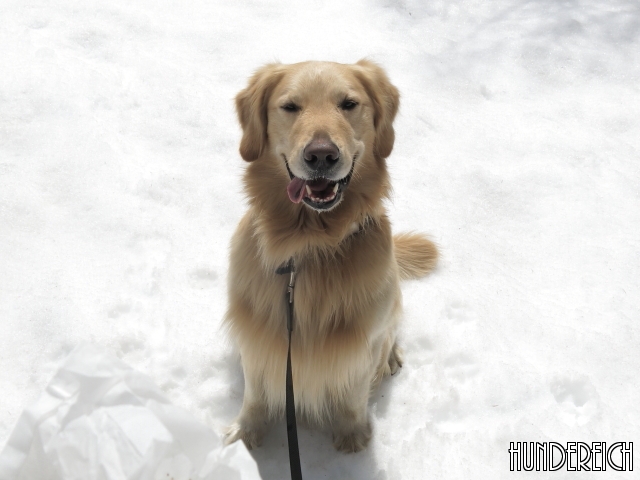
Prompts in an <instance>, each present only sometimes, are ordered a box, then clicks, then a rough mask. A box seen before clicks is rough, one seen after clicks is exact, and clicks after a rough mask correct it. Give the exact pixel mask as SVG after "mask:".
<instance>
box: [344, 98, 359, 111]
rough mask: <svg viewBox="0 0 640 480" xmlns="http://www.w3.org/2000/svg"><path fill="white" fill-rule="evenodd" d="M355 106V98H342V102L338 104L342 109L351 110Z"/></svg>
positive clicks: (356, 104) (356, 103)
mask: <svg viewBox="0 0 640 480" xmlns="http://www.w3.org/2000/svg"><path fill="white" fill-rule="evenodd" d="M357 106H358V102H356V101H355V100H349V99H348V98H347V99H345V100H343V101H342V103H341V104H340V108H341V109H342V110H353V109H354V108H356V107H357Z"/></svg>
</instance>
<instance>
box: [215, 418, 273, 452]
mask: <svg viewBox="0 0 640 480" xmlns="http://www.w3.org/2000/svg"><path fill="white" fill-rule="evenodd" d="M263 436H264V432H263V431H259V430H249V429H246V428H243V427H242V426H241V425H240V424H239V423H238V422H234V423H232V424H231V425H229V426H228V427H227V429H226V430H225V432H224V444H225V445H231V444H232V443H234V442H237V441H238V440H242V441H243V442H244V444H245V446H246V447H247V449H249V450H252V449H254V448H257V447H259V446H260V445H262V437H263Z"/></svg>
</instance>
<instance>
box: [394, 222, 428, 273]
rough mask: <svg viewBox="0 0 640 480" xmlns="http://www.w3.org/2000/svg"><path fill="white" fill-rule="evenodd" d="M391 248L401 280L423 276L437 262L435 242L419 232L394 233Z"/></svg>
mask: <svg viewBox="0 0 640 480" xmlns="http://www.w3.org/2000/svg"><path fill="white" fill-rule="evenodd" d="M393 248H394V252H395V255H396V261H397V262H398V267H399V268H400V278H402V279H403V280H407V279H410V278H420V277H423V276H425V275H426V274H427V273H429V272H430V271H431V270H433V268H434V267H435V266H436V263H437V262H438V249H437V248H436V246H435V244H434V243H433V242H432V241H431V240H429V239H428V238H427V237H425V236H424V235H421V234H419V233H399V234H397V235H394V236H393Z"/></svg>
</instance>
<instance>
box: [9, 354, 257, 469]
mask: <svg viewBox="0 0 640 480" xmlns="http://www.w3.org/2000/svg"><path fill="white" fill-rule="evenodd" d="M220 478H224V479H228V480H232V479H233V480H259V478H260V476H259V473H258V467H257V465H256V463H255V461H254V460H253V458H252V457H251V455H249V452H248V450H247V449H246V447H245V446H244V444H243V443H242V442H236V443H234V444H233V445H231V446H228V447H224V446H223V445H222V439H221V437H220V436H219V435H216V434H215V433H214V432H213V431H212V430H211V429H209V428H207V427H206V426H204V425H202V423H200V422H198V421H197V420H195V419H194V418H193V417H192V416H191V415H189V413H187V412H185V411H184V410H183V409H181V408H178V407H176V406H174V405H171V403H170V402H169V401H168V400H167V398H166V397H165V396H164V395H163V394H162V392H161V391H160V390H159V389H158V387H157V386H156V385H155V384H154V383H153V382H152V381H151V380H150V379H149V377H147V376H146V375H143V374H141V373H140V372H136V371H135V370H133V369H132V368H131V367H129V366H127V365H126V364H124V363H123V362H121V361H120V360H118V359H117V358H115V357H114V356H113V355H110V354H107V353H105V352H104V351H102V350H101V349H99V348H96V347H95V346H93V345H84V344H83V345H80V346H79V347H77V348H76V349H74V350H73V352H71V353H70V354H69V356H68V357H67V359H66V360H65V361H64V364H63V365H62V367H61V368H60V370H58V372H57V373H56V374H55V376H54V377H53V380H51V382H50V383H49V385H47V389H46V391H45V392H44V393H43V394H42V395H41V396H40V398H39V399H38V400H37V401H36V402H35V403H34V404H33V405H31V406H30V407H29V408H27V409H26V410H25V412H24V413H23V414H22V415H21V416H20V419H19V420H18V424H17V425H16V428H15V429H14V431H13V433H12V434H11V436H10V437H9V441H8V442H7V445H6V447H5V449H4V451H3V452H2V453H1V454H0V479H1V480H34V479H37V480H87V479H100V480H125V479H127V480H128V479H131V480H134V479H135V480H187V479H189V480H219V479H220Z"/></svg>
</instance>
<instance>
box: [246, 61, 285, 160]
mask: <svg viewBox="0 0 640 480" xmlns="http://www.w3.org/2000/svg"><path fill="white" fill-rule="evenodd" d="M283 73H284V72H283V71H282V69H281V65H280V64H277V63H274V64H269V65H265V66H264V67H262V68H260V69H259V70H257V71H256V73H254V74H253V76H252V77H251V79H250V80H249V85H248V86H247V88H245V89H244V90H242V91H241V92H240V93H238V95H236V111H237V112H238V119H239V120H240V125H241V126H242V131H243V134H242V140H241V141H240V155H242V158H244V159H245V160H246V161H247V162H251V161H253V160H255V159H256V158H259V157H260V155H262V153H263V151H264V148H265V147H266V145H267V104H268V102H269V96H270V95H271V92H272V91H273V89H274V88H275V86H276V85H277V84H278V82H279V81H280V79H281V78H282V75H283Z"/></svg>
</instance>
